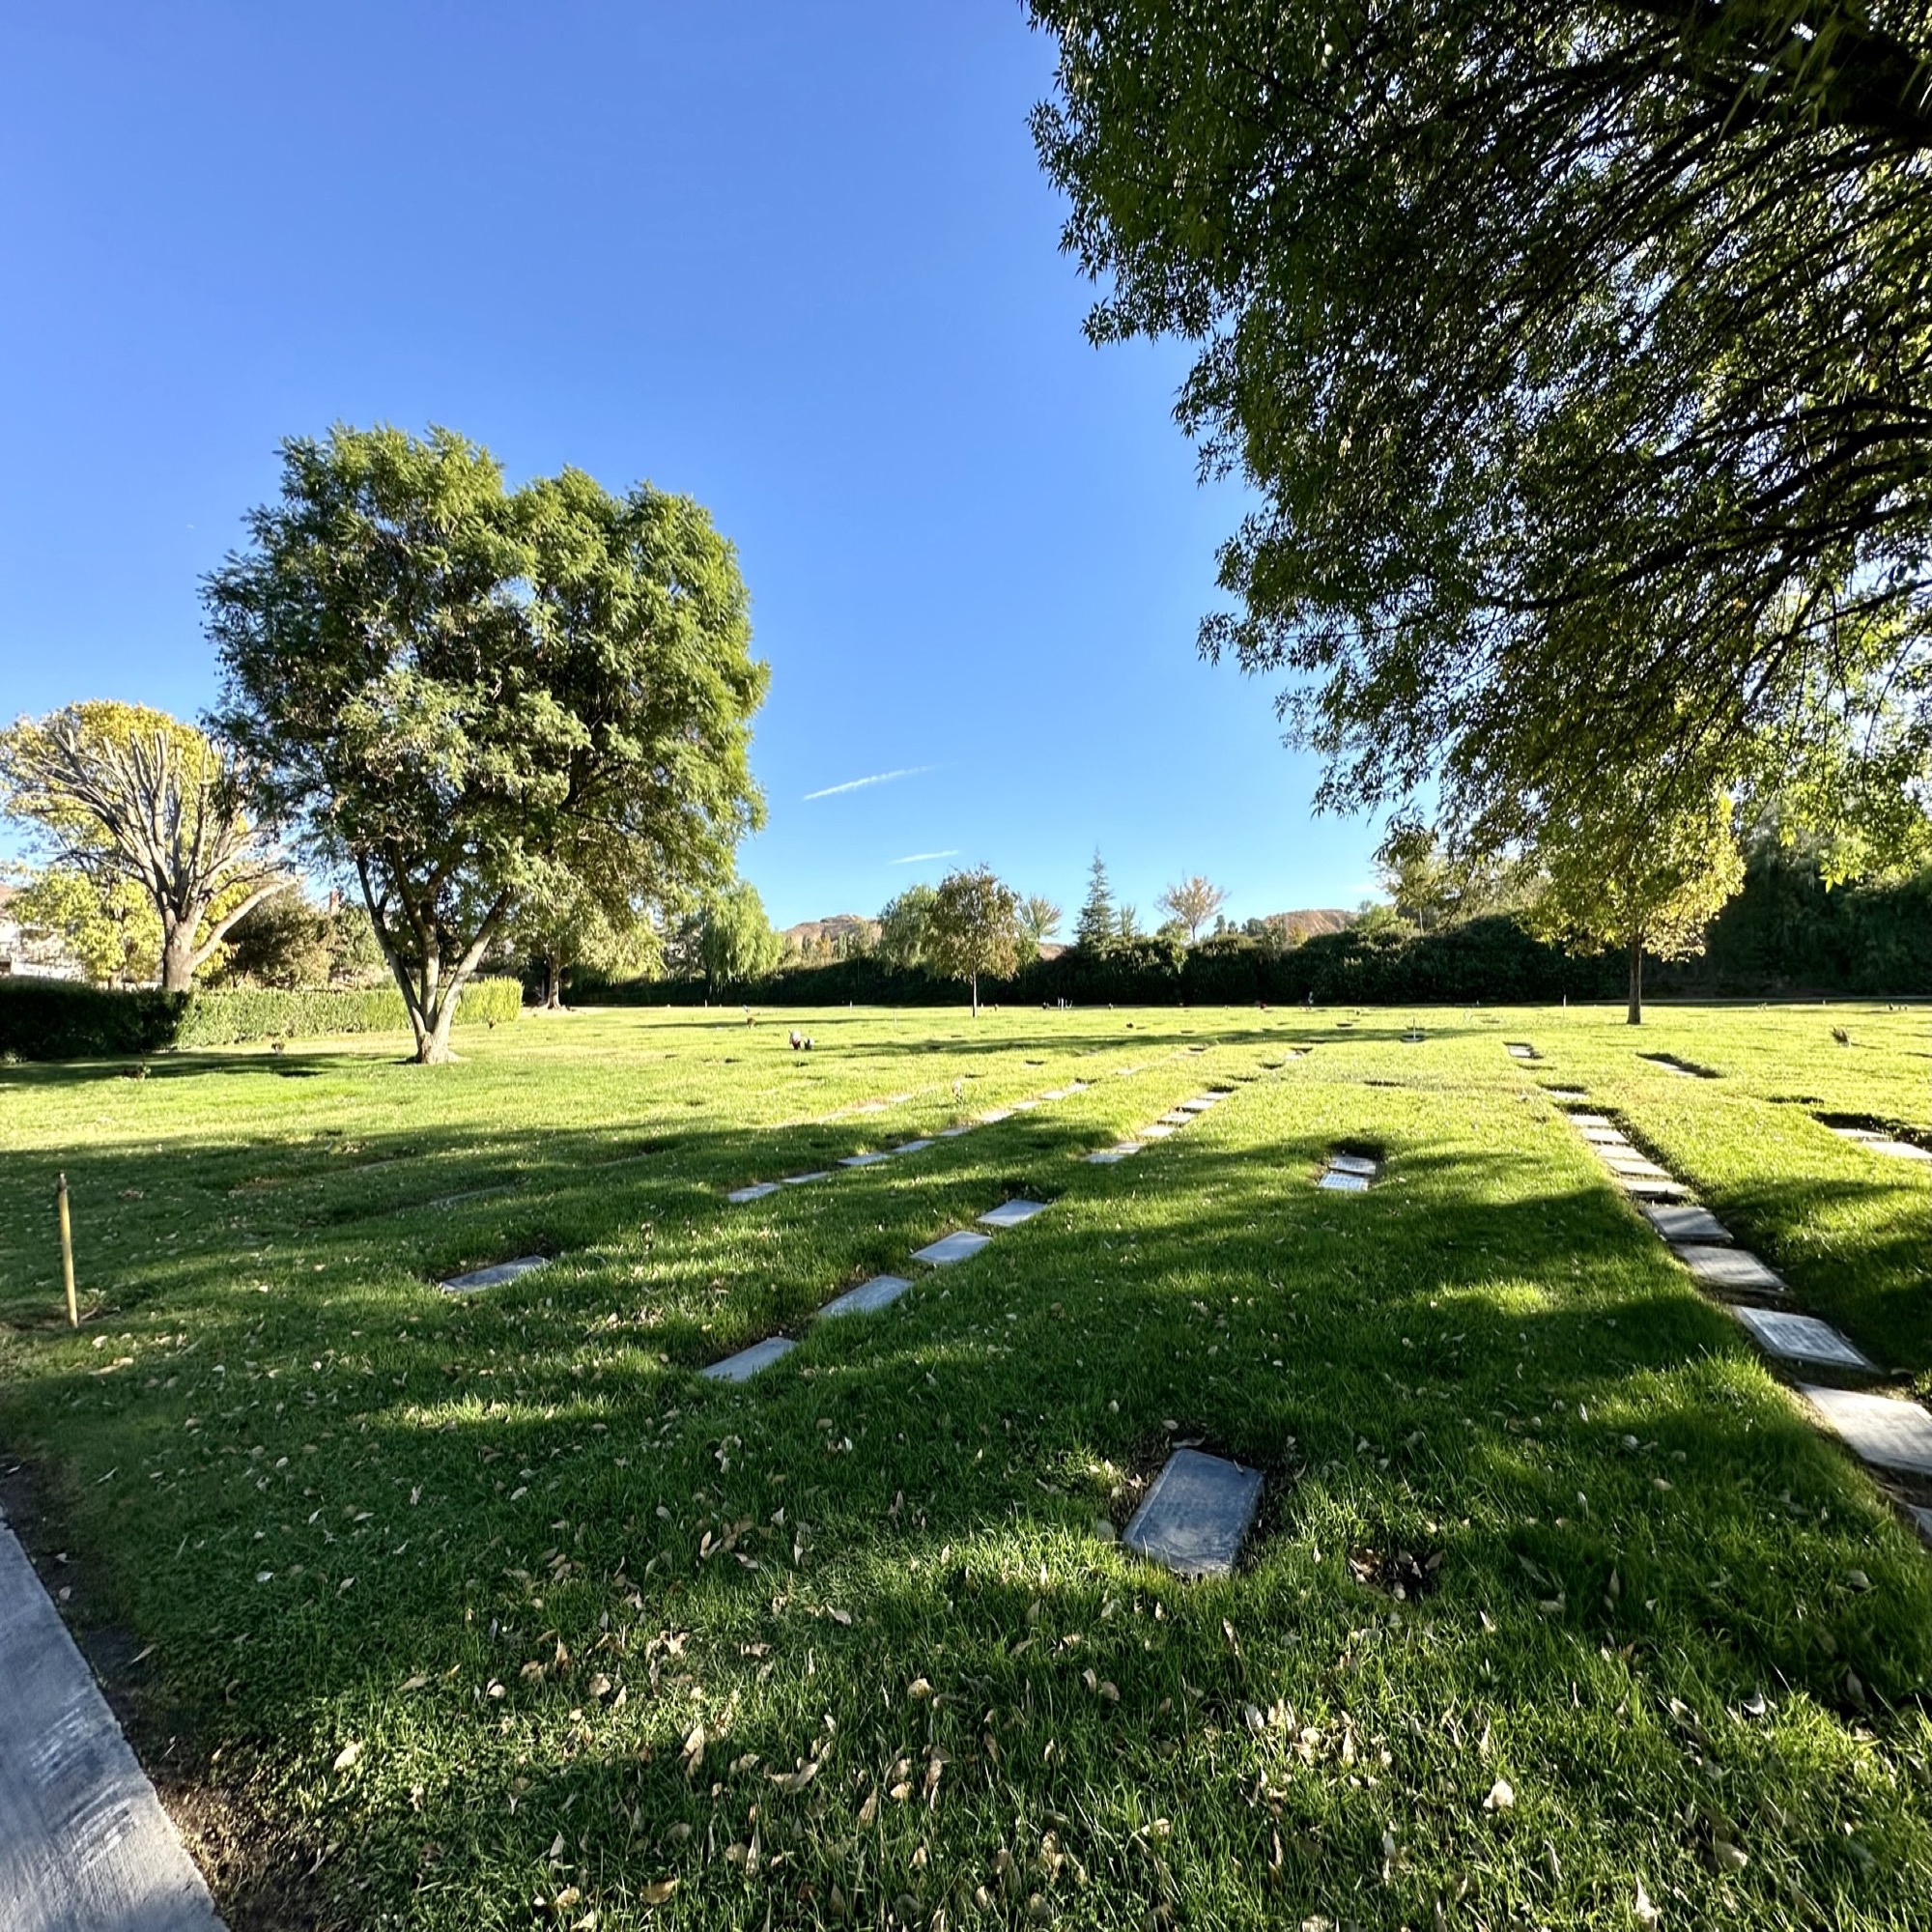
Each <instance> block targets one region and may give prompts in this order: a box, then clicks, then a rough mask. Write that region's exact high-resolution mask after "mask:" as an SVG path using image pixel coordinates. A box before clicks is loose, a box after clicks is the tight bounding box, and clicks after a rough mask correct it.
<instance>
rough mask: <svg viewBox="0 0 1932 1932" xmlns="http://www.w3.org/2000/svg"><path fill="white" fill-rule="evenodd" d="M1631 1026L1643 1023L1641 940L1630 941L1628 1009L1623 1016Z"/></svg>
mask: <svg viewBox="0 0 1932 1932" xmlns="http://www.w3.org/2000/svg"><path fill="white" fill-rule="evenodd" d="M1625 1017H1626V1018H1627V1019H1628V1021H1629V1023H1630V1024H1631V1025H1632V1026H1641V1025H1642V1024H1643V941H1642V940H1640V939H1633V940H1632V941H1631V974H1630V1011H1629V1013H1628V1014H1627V1015H1626V1016H1625Z"/></svg>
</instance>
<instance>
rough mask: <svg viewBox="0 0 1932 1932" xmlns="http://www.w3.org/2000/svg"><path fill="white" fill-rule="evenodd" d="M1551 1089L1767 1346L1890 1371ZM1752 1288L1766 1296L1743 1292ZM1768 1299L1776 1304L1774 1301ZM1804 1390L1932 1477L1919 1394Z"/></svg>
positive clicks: (1879, 1452)
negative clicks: (1804, 1308)
mask: <svg viewBox="0 0 1932 1932" xmlns="http://www.w3.org/2000/svg"><path fill="white" fill-rule="evenodd" d="M1548 1093H1549V1095H1550V1097H1551V1099H1553V1100H1555V1101H1557V1102H1558V1103H1559V1104H1560V1105H1562V1106H1563V1107H1564V1108H1565V1110H1566V1117H1567V1118H1568V1120H1569V1122H1570V1123H1571V1125H1572V1126H1574V1127H1575V1128H1576V1129H1577V1132H1578V1133H1580V1134H1581V1135H1582V1136H1583V1139H1584V1141H1585V1142H1586V1143H1587V1144H1588V1145H1589V1147H1590V1149H1591V1151H1593V1152H1594V1153H1596V1154H1597V1156H1598V1157H1599V1158H1600V1159H1601V1160H1602V1161H1604V1163H1605V1166H1607V1167H1608V1168H1609V1170H1610V1173H1611V1175H1612V1176H1613V1177H1614V1179H1616V1180H1617V1182H1618V1184H1619V1185H1620V1186H1621V1187H1623V1189H1624V1190H1625V1192H1626V1193H1628V1194H1630V1195H1631V1196H1632V1197H1633V1198H1634V1201H1635V1203H1636V1206H1637V1208H1638V1211H1639V1212H1641V1213H1642V1215H1643V1216H1644V1218H1645V1219H1646V1220H1647V1221H1649V1223H1650V1224H1651V1226H1652V1227H1653V1228H1655V1229H1656V1230H1657V1232H1658V1234H1659V1235H1660V1236H1662V1238H1663V1240H1664V1241H1665V1242H1667V1243H1668V1244H1669V1247H1670V1251H1671V1253H1672V1254H1673V1255H1675V1256H1676V1257H1677V1259H1678V1260H1679V1261H1680V1262H1682V1263H1683V1264H1684V1265H1685V1266H1686V1267H1687V1268H1689V1269H1690V1273H1691V1275H1692V1276H1693V1277H1694V1278H1695V1279H1696V1280H1697V1282H1698V1283H1700V1284H1701V1285H1702V1286H1703V1287H1705V1288H1707V1289H1712V1290H1715V1291H1716V1292H1718V1293H1720V1294H1722V1295H1723V1296H1725V1297H1726V1299H1725V1306H1726V1307H1727V1308H1728V1309H1729V1311H1730V1313H1731V1314H1732V1315H1733V1316H1734V1317H1735V1318H1736V1319H1737V1321H1739V1322H1740V1323H1741V1324H1742V1326H1743V1327H1744V1329H1745V1330H1746V1332H1747V1334H1748V1335H1749V1336H1750V1338H1751V1339H1752V1341H1754V1342H1755V1343H1756V1344H1757V1345H1758V1347H1759V1348H1760V1349H1762V1350H1764V1351H1765V1352H1766V1353H1767V1354H1769V1355H1772V1356H1775V1357H1776V1358H1777V1359H1779V1360H1781V1361H1785V1362H1790V1363H1793V1364H1796V1365H1798V1366H1799V1367H1808V1368H1826V1369H1833V1370H1836V1371H1838V1372H1839V1373H1841V1374H1846V1375H1877V1374H1879V1373H1880V1371H1879V1369H1878V1367H1877V1365H1876V1364H1875V1363H1874V1362H1872V1361H1871V1360H1870V1359H1869V1358H1868V1357H1867V1356H1866V1355H1864V1354H1863V1353H1862V1352H1861V1350H1858V1349H1857V1348H1855V1347H1854V1346H1853V1345H1852V1343H1851V1342H1850V1341H1848V1340H1847V1339H1846V1337H1844V1336H1843V1335H1841V1334H1840V1333H1839V1332H1838V1331H1837V1329H1835V1328H1833V1326H1832V1324H1831V1323H1830V1322H1828V1321H1819V1320H1818V1318H1817V1317H1816V1316H1812V1315H1805V1314H1802V1313H1800V1312H1799V1311H1798V1310H1796V1309H1794V1308H1791V1307H1789V1306H1778V1305H1776V1304H1778V1303H1785V1302H1788V1300H1789V1298H1790V1295H1791V1288H1790V1284H1789V1283H1787V1282H1786V1281H1785V1280H1784V1278H1783V1277H1782V1276H1781V1275H1779V1274H1778V1273H1777V1272H1776V1269H1775V1268H1772V1267H1770V1266H1768V1265H1767V1264H1765V1263H1764V1262H1762V1261H1761V1260H1759V1258H1758V1257H1757V1256H1756V1255H1754V1254H1752V1253H1750V1252H1749V1250H1748V1249H1747V1248H1745V1247H1743V1246H1742V1245H1740V1244H1739V1242H1738V1241H1737V1239H1736V1237H1735V1236H1733V1235H1732V1233H1731V1231H1730V1230H1729V1229H1728V1228H1726V1227H1725V1226H1724V1224H1723V1223H1722V1222H1721V1221H1719V1219H1718V1217H1717V1216H1716V1215H1715V1214H1713V1213H1712V1212H1711V1210H1710V1209H1709V1208H1705V1207H1703V1206H1701V1205H1700V1204H1698V1203H1697V1202H1695V1201H1693V1200H1692V1199H1691V1198H1690V1192H1689V1190H1688V1189H1687V1188H1686V1187H1685V1186H1684V1185H1683V1183H1682V1182H1681V1181H1679V1180H1677V1179H1675V1178H1674V1177H1673V1176H1671V1175H1670V1174H1669V1173H1668V1172H1667V1171H1666V1170H1665V1169H1663V1168H1662V1167H1660V1166H1659V1165H1658V1164H1657V1163H1656V1162H1654V1161H1652V1160H1650V1159H1648V1158H1647V1157H1646V1156H1645V1155H1644V1154H1643V1153H1642V1152H1641V1151H1639V1150H1638V1149H1637V1148H1635V1147H1634V1146H1633V1145H1632V1143H1631V1142H1630V1140H1629V1139H1628V1137H1627V1136H1626V1135H1625V1134H1624V1132H1623V1130H1622V1129H1621V1128H1620V1127H1618V1126H1617V1125H1616V1123H1615V1122H1613V1121H1611V1120H1610V1119H1609V1118H1608V1117H1607V1116H1605V1115H1603V1114H1598V1113H1590V1112H1587V1111H1584V1108H1585V1104H1586V1103H1587V1101H1588V1098H1589V1095H1588V1094H1587V1093H1585V1092H1584V1091H1583V1090H1582V1089H1580V1088H1574V1087H1569V1088H1564V1087H1558V1088H1551V1089H1549V1090H1548ZM1747 1295H1751V1296H1756V1297H1758V1299H1757V1300H1756V1301H1747V1300H1744V1299H1741V1298H1740V1297H1743V1296H1747ZM1766 1302H1769V1303H1772V1304H1774V1305H1772V1306H1764V1305H1763V1304H1764V1303H1766ZM1798 1392H1799V1394H1800V1395H1802V1396H1804V1399H1805V1400H1806V1401H1807V1402H1808V1403H1809V1404H1810V1405H1811V1406H1812V1407H1813V1408H1814V1409H1815V1410H1816V1411H1817V1413H1818V1414H1820V1415H1821V1416H1823V1418H1824V1419H1825V1421H1826V1423H1827V1424H1828V1425H1829V1426H1830V1427H1831V1429H1832V1430H1833V1433H1834V1434H1836V1435H1837V1436H1838V1437H1839V1438H1840V1439H1841V1440H1842V1441H1843V1442H1844V1443H1845V1445H1846V1446H1847V1447H1848V1448H1849V1449H1850V1450H1851V1451H1852V1453H1853V1454H1854V1455H1856V1456H1857V1457H1859V1458H1860V1460H1861V1462H1863V1463H1866V1464H1868V1465H1869V1466H1871V1467H1872V1468H1876V1469H1883V1470H1887V1471H1889V1472H1891V1473H1893V1474H1897V1475H1903V1476H1910V1477H1915V1478H1918V1479H1919V1480H1921V1481H1924V1480H1932V1416H1928V1415H1927V1414H1926V1412H1925V1410H1924V1409H1922V1408H1921V1407H1920V1406H1918V1404H1917V1403H1915V1402H1911V1401H1905V1400H1900V1399H1896V1398H1893V1397H1890V1396H1882V1395H1872V1394H1868V1393H1866V1392H1863V1391H1861V1390H1857V1389H1845V1388H1834V1387H1830V1386H1826V1385H1822V1384H1816V1383H1811V1382H1803V1381H1801V1382H1800V1383H1799V1384H1798ZM1908 1508H1909V1509H1910V1510H1911V1514H1912V1517H1913V1520H1914V1521H1915V1522H1916V1523H1917V1524H1918V1529H1919V1531H1920V1533H1921V1534H1922V1535H1923V1536H1924V1537H1925V1539H1926V1540H1927V1542H1932V1509H1927V1508H1924V1507H1921V1506H1919V1505H1918V1504H1908Z"/></svg>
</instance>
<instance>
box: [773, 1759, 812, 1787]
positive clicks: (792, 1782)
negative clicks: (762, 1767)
mask: <svg viewBox="0 0 1932 1932" xmlns="http://www.w3.org/2000/svg"><path fill="white" fill-rule="evenodd" d="M766 1776H768V1777H770V1779H771V1780H772V1782H773V1783H774V1784H776V1785H777V1786H778V1788H779V1789H780V1790H781V1791H803V1790H804V1789H805V1787H806V1786H807V1785H808V1784H810V1782H811V1780H812V1779H813V1778H814V1777H816V1776H818V1760H817V1759H816V1758H813V1759H812V1760H811V1761H810V1763H809V1764H802V1765H800V1766H799V1768H798V1769H797V1770H796V1771H773V1772H768V1773H766Z"/></svg>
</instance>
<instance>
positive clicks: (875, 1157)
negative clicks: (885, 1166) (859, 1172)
mask: <svg viewBox="0 0 1932 1932" xmlns="http://www.w3.org/2000/svg"><path fill="white" fill-rule="evenodd" d="M891 1159H892V1155H891V1154H889V1153H879V1152H876V1151H874V1152H872V1153H848V1154H846V1155H845V1156H844V1157H843V1158H842V1159H841V1160H840V1161H839V1163H838V1165H839V1166H840V1167H877V1166H878V1164H879V1163H880V1161H882V1160H891Z"/></svg>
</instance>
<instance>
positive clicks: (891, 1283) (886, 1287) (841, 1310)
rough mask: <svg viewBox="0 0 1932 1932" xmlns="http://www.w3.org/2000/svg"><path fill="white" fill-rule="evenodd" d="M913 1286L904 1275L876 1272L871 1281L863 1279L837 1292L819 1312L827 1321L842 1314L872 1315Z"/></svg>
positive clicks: (835, 1318)
mask: <svg viewBox="0 0 1932 1932" xmlns="http://www.w3.org/2000/svg"><path fill="white" fill-rule="evenodd" d="M911 1286H912V1283H911V1282H909V1281H907V1280H906V1279H905V1277H904V1276H903V1275H896V1274H875V1275H874V1276H873V1277H872V1278H871V1280H870V1281H862V1282H861V1283H860V1284H859V1286H858V1287H857V1288H848V1289H847V1290H846V1291H845V1293H843V1294H835V1295H834V1296H833V1297H832V1299H831V1300H830V1301H828V1302H827V1303H826V1304H825V1306H824V1307H823V1308H821V1309H820V1310H819V1311H818V1313H819V1316H820V1318H821V1319H822V1320H824V1321H836V1320H837V1319H838V1317H839V1316H841V1315H871V1314H874V1313H876V1312H877V1311H878V1310H879V1309H881V1308H890V1307H891V1306H892V1305H893V1303H894V1302H895V1301H896V1300H897V1299H898V1298H899V1296H900V1295H902V1294H903V1293H905V1292H906V1290H907V1289H909V1288H910V1287H911Z"/></svg>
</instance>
